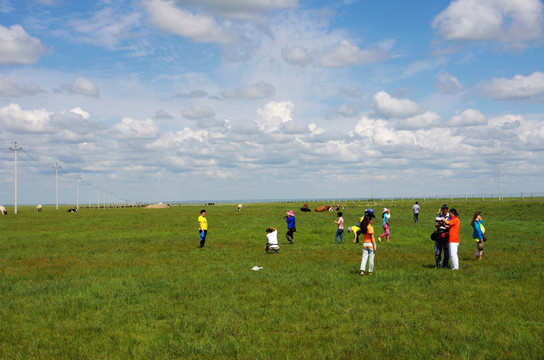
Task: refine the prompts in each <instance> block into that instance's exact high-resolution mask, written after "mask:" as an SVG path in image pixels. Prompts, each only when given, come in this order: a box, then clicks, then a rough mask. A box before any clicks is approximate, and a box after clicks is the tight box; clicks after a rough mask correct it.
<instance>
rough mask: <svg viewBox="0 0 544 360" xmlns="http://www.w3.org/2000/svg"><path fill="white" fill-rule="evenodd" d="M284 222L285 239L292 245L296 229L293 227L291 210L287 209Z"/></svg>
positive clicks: (293, 214) (293, 218) (293, 219)
mask: <svg viewBox="0 0 544 360" xmlns="http://www.w3.org/2000/svg"><path fill="white" fill-rule="evenodd" d="M285 222H286V223H287V234H285V237H286V238H287V241H289V243H290V244H291V245H292V244H294V243H295V241H294V240H293V234H294V233H295V231H297V228H296V227H295V213H294V212H293V210H289V211H288V212H287V216H286V217H285Z"/></svg>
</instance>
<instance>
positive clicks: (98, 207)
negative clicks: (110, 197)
mask: <svg viewBox="0 0 544 360" xmlns="http://www.w3.org/2000/svg"><path fill="white" fill-rule="evenodd" d="M96 206H97V209H100V188H99V187H98V186H97V187H96Z"/></svg>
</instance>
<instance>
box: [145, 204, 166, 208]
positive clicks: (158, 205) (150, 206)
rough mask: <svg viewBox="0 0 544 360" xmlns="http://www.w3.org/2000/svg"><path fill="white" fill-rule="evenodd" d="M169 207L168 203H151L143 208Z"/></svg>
mask: <svg viewBox="0 0 544 360" xmlns="http://www.w3.org/2000/svg"><path fill="white" fill-rule="evenodd" d="M169 207H170V205H168V204H151V205H147V206H146V207H145V208H146V209H168V208H169Z"/></svg>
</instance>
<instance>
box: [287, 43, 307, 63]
mask: <svg viewBox="0 0 544 360" xmlns="http://www.w3.org/2000/svg"><path fill="white" fill-rule="evenodd" d="M282 55H283V58H284V60H285V61H287V62H288V63H289V64H291V65H308V64H310V63H311V62H312V57H311V56H310V54H309V53H308V51H307V50H306V49H305V48H303V47H302V46H292V47H288V48H284V49H283V50H282Z"/></svg>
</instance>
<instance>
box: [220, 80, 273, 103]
mask: <svg viewBox="0 0 544 360" xmlns="http://www.w3.org/2000/svg"><path fill="white" fill-rule="evenodd" d="M275 92H276V88H275V87H274V85H272V84H269V83H267V82H264V81H261V82H258V83H256V84H253V85H251V86H248V87H246V88H238V89H231V90H225V91H223V93H222V95H223V97H225V98H227V99H247V100H257V99H267V98H269V97H271V96H272V95H274V93H275Z"/></svg>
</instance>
